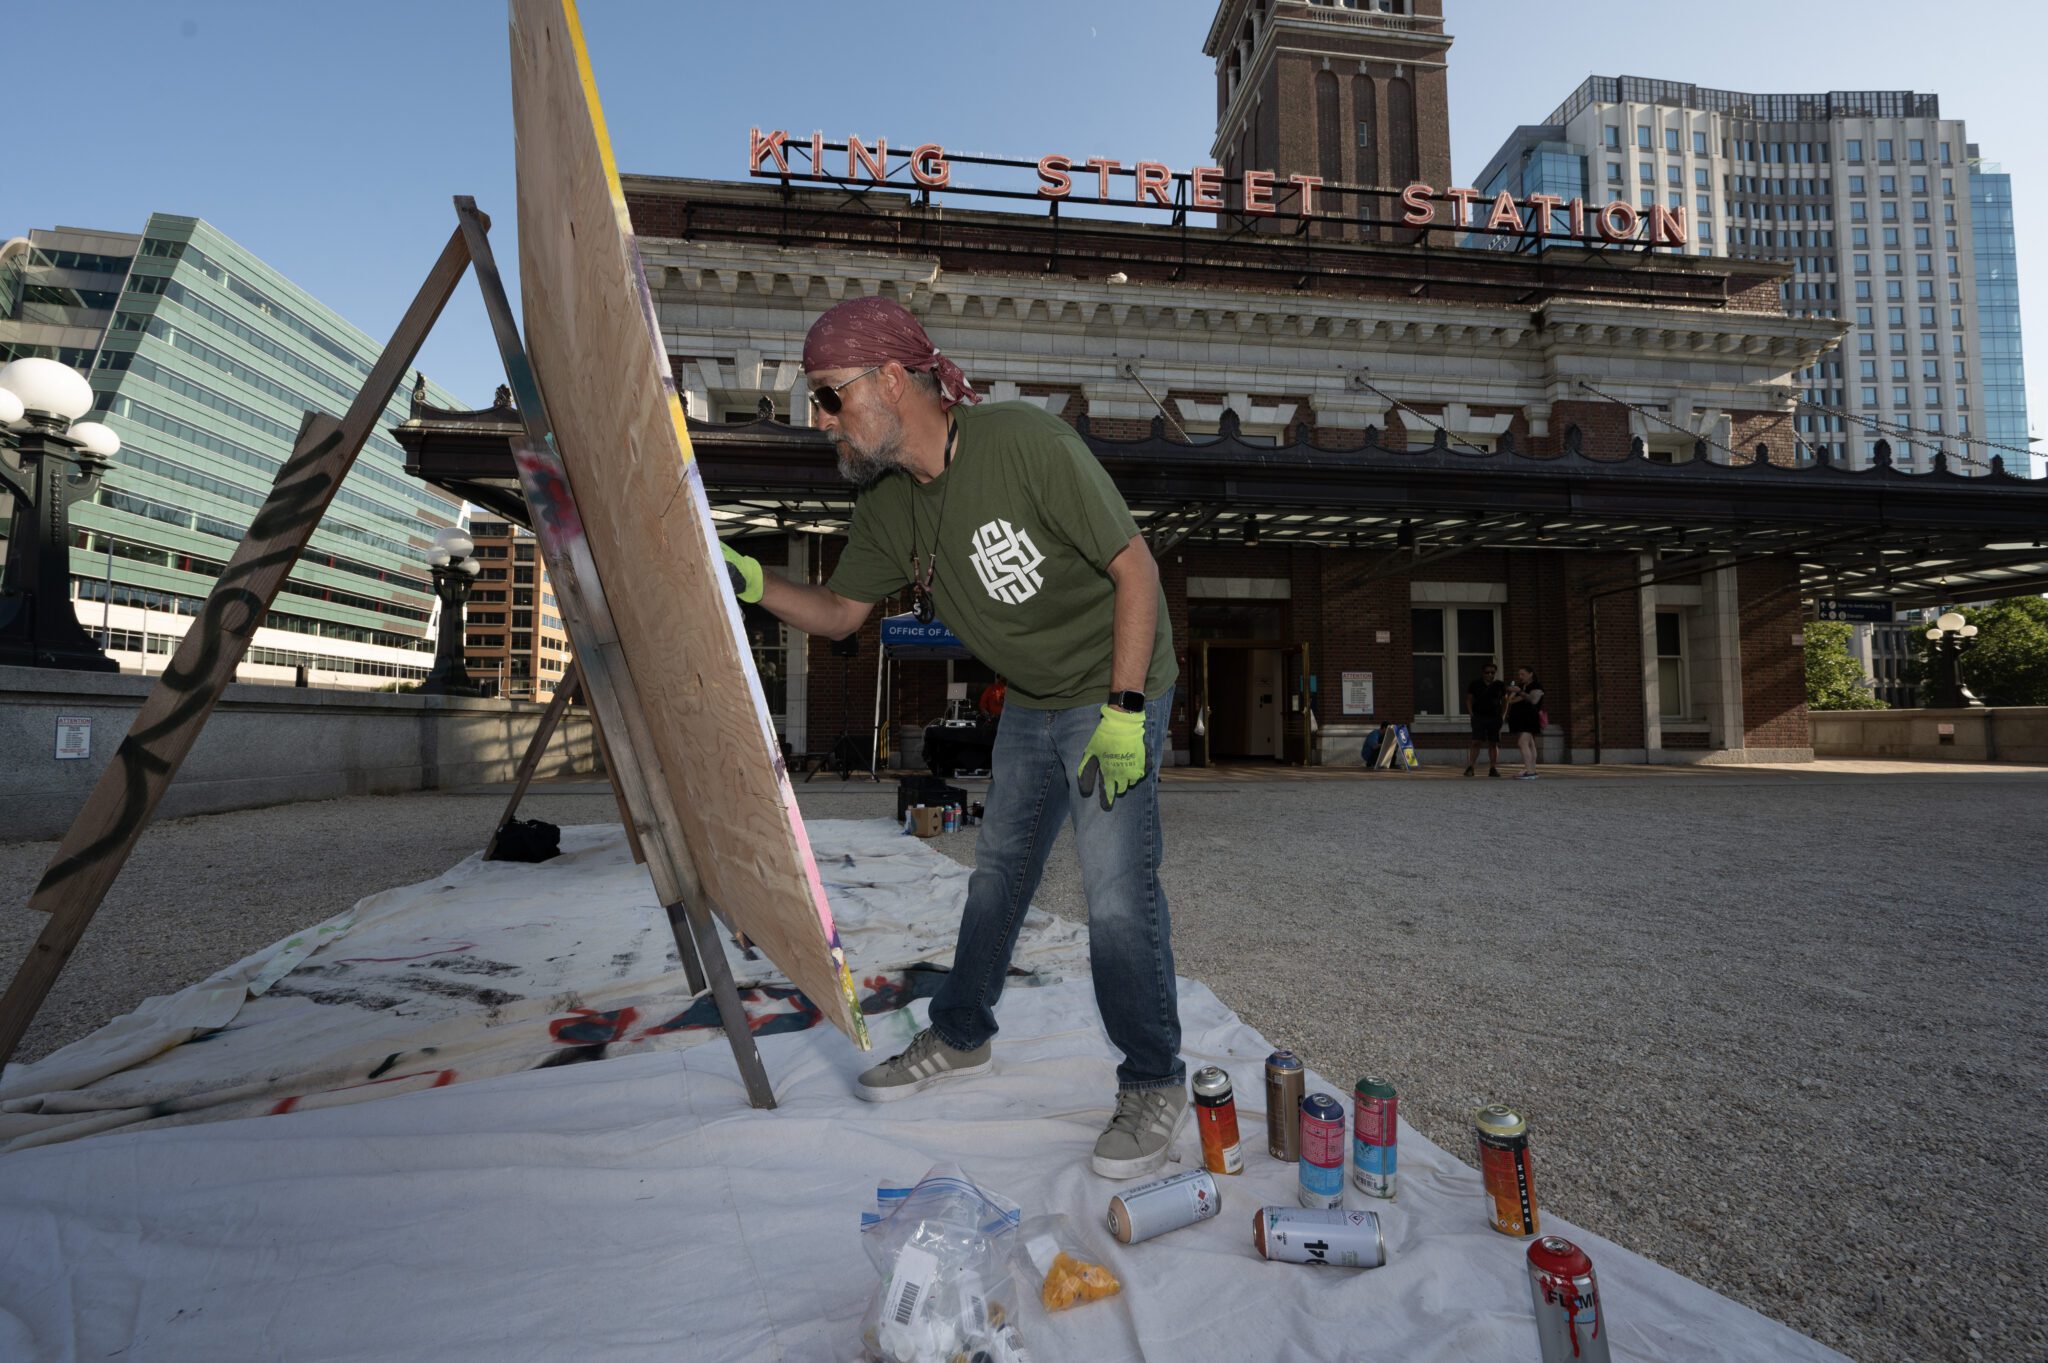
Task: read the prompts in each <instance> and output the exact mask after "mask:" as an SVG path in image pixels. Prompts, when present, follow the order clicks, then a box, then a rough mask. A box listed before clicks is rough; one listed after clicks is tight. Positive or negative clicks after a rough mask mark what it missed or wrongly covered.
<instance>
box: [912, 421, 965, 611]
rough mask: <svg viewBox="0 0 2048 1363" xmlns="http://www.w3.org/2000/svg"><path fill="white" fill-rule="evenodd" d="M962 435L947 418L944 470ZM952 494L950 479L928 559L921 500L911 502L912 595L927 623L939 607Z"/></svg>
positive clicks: (941, 494)
mask: <svg viewBox="0 0 2048 1363" xmlns="http://www.w3.org/2000/svg"><path fill="white" fill-rule="evenodd" d="M959 439H960V424H959V423H958V422H956V421H949V422H947V423H946V453H945V457H944V466H943V467H942V468H941V469H940V472H941V473H942V474H943V473H946V472H948V471H950V470H951V469H952V467H953V446H954V445H955V444H956V443H957V442H958V441H959ZM952 495H953V484H952V483H951V482H950V481H949V482H947V484H946V486H945V487H943V488H941V489H940V490H939V519H938V523H937V524H935V525H934V526H933V527H932V552H931V556H930V558H928V559H927V558H924V557H923V556H922V555H921V554H920V553H919V551H918V547H917V546H918V530H917V502H916V500H915V498H914V494H913V500H912V501H911V503H910V595H911V600H912V602H913V604H914V605H915V606H916V607H917V611H918V618H919V619H920V620H921V621H923V622H924V623H926V624H930V623H931V621H930V615H931V614H932V613H934V612H935V610H936V607H935V606H934V605H933V604H932V584H933V583H934V582H936V581H937V580H938V575H939V536H940V535H941V534H943V533H944V532H945V529H946V501H947V499H948V498H950V497H951V496H952Z"/></svg>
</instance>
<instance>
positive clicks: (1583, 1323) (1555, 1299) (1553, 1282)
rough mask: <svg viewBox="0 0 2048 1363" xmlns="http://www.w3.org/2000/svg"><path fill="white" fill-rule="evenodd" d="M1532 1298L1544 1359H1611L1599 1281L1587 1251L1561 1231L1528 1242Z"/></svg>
mask: <svg viewBox="0 0 2048 1363" xmlns="http://www.w3.org/2000/svg"><path fill="white" fill-rule="evenodd" d="M1529 1298H1530V1300H1531V1301H1532V1302H1533V1303H1534V1304H1535V1307H1536V1338H1537V1339H1538V1340H1539V1341H1541V1342H1542V1345H1543V1363H1608V1352H1607V1321H1606V1318H1605V1316H1604V1314H1603V1313H1602V1311H1601V1309H1600V1285H1599V1284H1598V1283H1596V1282H1595V1281H1594V1280H1593V1261H1592V1259H1591V1258H1589V1257H1588V1256H1587V1254H1586V1251H1584V1250H1582V1249H1580V1248H1579V1247H1578V1246H1577V1245H1575V1244H1573V1243H1572V1242H1571V1241H1569V1240H1567V1239H1565V1238H1564V1237H1563V1236H1559V1235H1545V1236H1541V1237H1539V1238H1538V1239H1537V1241H1536V1243H1535V1244H1533V1245H1530V1246H1529Z"/></svg>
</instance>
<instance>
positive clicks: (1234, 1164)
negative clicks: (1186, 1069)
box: [1194, 1065, 1244, 1174]
mask: <svg viewBox="0 0 2048 1363" xmlns="http://www.w3.org/2000/svg"><path fill="white" fill-rule="evenodd" d="M1194 1088H1195V1124H1196V1125H1197V1126H1199V1127H1200V1128H1201V1131H1202V1167H1203V1168H1205V1169H1207V1170H1208V1171H1209V1172H1210V1173H1212V1174H1241V1173H1243V1172H1244V1149H1243V1147H1242V1146H1241V1145H1240V1144H1239V1143H1238V1139H1237V1097H1236V1095H1234V1094H1233V1093H1232V1092H1231V1091H1230V1076H1229V1075H1227V1074H1225V1073H1224V1072H1223V1071H1222V1070H1221V1069H1219V1068H1217V1067H1216V1066H1214V1065H1210V1066H1208V1067H1207V1068H1205V1069H1199V1070H1196V1071H1195V1084H1194Z"/></svg>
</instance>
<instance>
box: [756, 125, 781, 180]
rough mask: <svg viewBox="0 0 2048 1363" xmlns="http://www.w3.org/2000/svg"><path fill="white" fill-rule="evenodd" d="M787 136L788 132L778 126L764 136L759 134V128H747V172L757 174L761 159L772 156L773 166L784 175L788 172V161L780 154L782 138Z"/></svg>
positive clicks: (759, 169) (759, 170) (759, 171)
mask: <svg viewBox="0 0 2048 1363" xmlns="http://www.w3.org/2000/svg"><path fill="white" fill-rule="evenodd" d="M787 136H789V134H788V133H786V132H784V131H782V129H780V128H777V129H776V130H775V131H774V132H772V133H769V134H768V135H767V136H766V137H763V136H761V130H760V129H759V128H749V129H747V173H748V174H749V175H759V174H760V173H761V161H762V159H763V158H764V157H769V156H772V157H774V158H775V168H776V169H777V170H779V171H781V172H782V173H783V174H784V175H787V174H789V161H788V160H787V159H786V158H785V157H784V156H783V154H782V139H783V138H785V137H787Z"/></svg>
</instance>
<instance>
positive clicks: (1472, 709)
mask: <svg viewBox="0 0 2048 1363" xmlns="http://www.w3.org/2000/svg"><path fill="white" fill-rule="evenodd" d="M1496 673H1497V669H1496V668H1495V667H1494V665H1493V664H1492V663H1488V664H1487V665H1486V666H1485V667H1482V668H1480V669H1479V679H1478V680H1477V681H1475V682H1473V683H1472V684H1471V685H1470V686H1468V687H1466V688H1465V713H1466V714H1468V715H1470V716H1472V747H1471V750H1470V751H1469V752H1467V753H1466V754H1465V774H1466V775H1467V776H1470V775H1471V774H1472V768H1473V767H1474V766H1475V765H1477V764H1478V761H1479V748H1480V745H1481V744H1484V745H1485V746H1486V774H1487V775H1488V776H1498V775H1500V725H1501V712H1502V710H1503V709H1504V708H1505V707H1506V705H1507V693H1508V684H1507V683H1506V682H1504V681H1501V680H1500V679H1499V678H1498V676H1497V675H1496Z"/></svg>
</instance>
